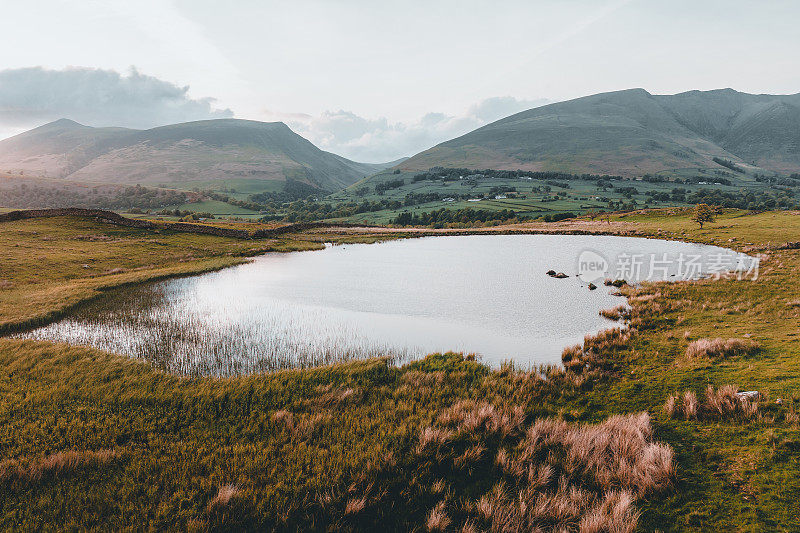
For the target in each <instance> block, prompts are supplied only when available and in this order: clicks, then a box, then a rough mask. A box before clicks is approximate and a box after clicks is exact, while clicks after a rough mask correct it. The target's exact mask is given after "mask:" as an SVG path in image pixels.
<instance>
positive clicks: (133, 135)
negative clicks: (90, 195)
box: [0, 119, 388, 191]
mask: <svg viewBox="0 0 800 533" xmlns="http://www.w3.org/2000/svg"><path fill="white" fill-rule="evenodd" d="M386 166H388V165H374V164H368V163H357V162H355V161H350V160H349V159H346V158H344V157H341V156H338V155H335V154H332V153H329V152H325V151H323V150H320V149H319V148H317V147H316V146H314V145H313V144H312V143H311V142H309V141H307V140H306V139H304V138H303V137H301V136H299V135H297V134H296V133H294V132H293V131H292V130H291V129H289V127H288V126H286V124H284V123H282V122H258V121H252V120H239V119H219V120H204V121H197V122H187V123H182V124H173V125H169V126H162V127H158V128H152V129H149V130H134V129H127V128H94V127H90V126H84V125H82V124H78V123H77V122H74V121H72V120H68V119H61V120H57V121H55V122H51V123H49V124H45V125H44V126H40V127H38V128H35V129H33V130H30V131H28V132H25V133H22V134H20V135H17V136H15V137H11V138H9V139H5V140H3V141H0V171H6V172H12V173H15V174H18V173H19V172H20V171H22V172H23V173H24V174H26V175H31V176H47V177H51V178H68V179H69V180H70V181H75V182H86V183H121V184H134V183H141V184H160V183H166V184H171V185H179V184H181V183H182V182H209V181H220V180H226V179H231V178H238V179H253V180H265V181H269V180H275V181H286V180H297V181H301V182H304V183H308V184H310V185H313V186H315V187H318V188H320V189H323V190H327V191H334V190H338V189H341V188H343V187H346V186H348V185H350V184H352V183H354V182H355V181H357V180H359V179H361V178H363V177H364V176H367V175H369V174H372V173H374V172H377V171H379V170H381V169H383V168H386Z"/></svg>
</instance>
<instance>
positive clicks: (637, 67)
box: [0, 0, 800, 162]
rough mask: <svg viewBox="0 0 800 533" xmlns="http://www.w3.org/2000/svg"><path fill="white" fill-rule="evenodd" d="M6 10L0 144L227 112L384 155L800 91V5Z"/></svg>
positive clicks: (341, 150) (629, 1) (70, 2)
mask: <svg viewBox="0 0 800 533" xmlns="http://www.w3.org/2000/svg"><path fill="white" fill-rule="evenodd" d="M465 4H467V5H465ZM5 12H6V14H7V16H8V20H15V21H16V23H15V24H14V25H11V27H9V28H8V29H7V31H6V37H7V39H8V40H9V42H25V43H26V46H22V47H20V46H15V47H13V48H12V47H5V48H4V49H3V50H0V138H6V137H9V136H11V135H14V134H17V133H20V132H22V131H25V130H28V129H31V128H33V127H36V126H38V125H41V124H44V123H47V122H50V121H52V120H55V119H58V118H62V117H65V118H70V119H73V120H76V121H77V122H80V123H82V124H87V125H90V126H112V125H113V126H124V127H136V128H149V127H154V126H159V125H165V124H169V123H175V122H185V121H190V120H202V119H207V118H225V117H235V118H242V119H252V120H262V121H283V122H285V123H286V124H287V125H289V126H290V127H291V128H292V129H293V130H294V131H296V132H297V133H299V134H300V135H302V136H304V137H306V138H307V139H309V140H310V141H311V142H313V143H314V144H316V145H317V146H319V147H320V148H322V149H324V150H328V151H331V152H333V153H336V154H339V155H342V156H344V157H348V158H350V159H354V160H357V161H364V162H381V161H389V160H394V159H397V158H399V157H403V156H409V155H413V154H414V153H416V152H418V151H420V150H423V149H425V148H428V147H430V146H433V145H435V144H438V143H439V142H442V141H444V140H447V139H450V138H453V137H456V136H459V135H462V134H464V133H467V132H468V131H471V130H473V129H475V128H477V127H480V126H482V125H484V124H486V123H489V122H492V121H494V120H497V119H499V118H502V117H504V116H507V115H510V114H513V113H515V112H518V111H522V110H525V109H529V108H531V107H535V106H538V105H542V104H544V103H550V102H557V101H562V100H568V99H571V98H576V97H580V96H586V95H590V94H595V93H600V92H606V91H612V90H622V89H629V88H635V87H642V88H645V89H646V90H648V91H649V92H651V93H653V94H675V93H680V92H684V91H689V90H711V89H720V88H727V87H730V88H733V89H735V90H738V91H742V92H748V93H769V94H794V93H797V92H800V73H798V72H797V70H796V69H795V68H793V66H794V62H795V58H796V57H797V56H798V54H800V42H799V41H800V40H798V39H797V38H796V36H795V32H796V29H795V28H794V21H795V20H797V16H798V15H800V5H798V4H796V3H794V2H790V1H776V2H770V3H769V4H763V3H761V4H757V5H756V4H753V3H750V2H744V1H734V2H721V1H716V0H713V1H706V2H701V3H697V2H688V1H683V0H681V1H677V2H670V3H668V4H664V3H658V2H652V1H647V0H612V1H604V2H589V1H587V0H570V1H568V2H555V1H534V2H521V1H520V2H516V1H515V2H510V3H506V4H504V5H503V6H500V7H498V6H497V5H496V4H492V3H488V2H478V1H469V2H453V1H441V2H436V3H433V4H431V3H424V2H416V1H412V2H405V3H403V4H402V5H395V6H386V5H381V4H373V3H367V2H361V1H356V0H351V1H344V2H337V3H335V4H334V3H326V2H321V1H303V2H293V3H287V2H256V1H251V0H243V1H241V2H237V3H236V5H235V8H233V9H232V8H230V7H220V6H219V5H218V4H216V3H214V2H211V1H208V0H202V1H189V0H173V1H159V0H145V1H143V2H139V3H136V4H135V5H134V4H130V3H127V2H124V1H121V0H117V1H110V2H100V1H89V2H78V1H76V0H42V1H40V2H36V3H29V4H25V5H22V4H19V5H12V6H6V7H5ZM43 14H44V15H43ZM31 28H36V29H37V38H36V39H35V40H34V41H31V39H30V38H29V33H30V29H31ZM99 43H102V46H99V45H98V44H99Z"/></svg>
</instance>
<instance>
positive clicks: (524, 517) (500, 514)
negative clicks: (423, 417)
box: [417, 401, 675, 531]
mask: <svg viewBox="0 0 800 533" xmlns="http://www.w3.org/2000/svg"><path fill="white" fill-rule="evenodd" d="M443 436H445V437H444V438H443ZM419 442H420V445H419V446H418V447H417V453H418V454H421V455H423V456H424V457H427V458H428V459H429V460H430V461H432V463H433V464H436V465H439V466H438V468H441V467H442V466H444V465H452V467H453V468H454V469H455V470H463V469H464V468H465V466H466V465H472V467H473V468H481V466H480V464H481V461H482V460H488V459H483V458H484V456H485V455H486V452H487V450H486V448H485V447H484V445H483V443H487V442H493V443H496V445H497V446H498V448H497V452H496V453H495V454H494V460H493V461H492V462H491V464H493V465H494V467H496V468H499V469H500V471H501V472H502V476H501V481H500V482H499V483H497V484H496V485H494V487H493V488H492V489H491V490H490V491H489V492H487V493H485V494H483V495H482V496H481V497H479V498H478V499H477V500H475V501H472V502H469V501H467V502H460V503H459V502H452V501H448V500H441V501H439V502H438V503H437V504H436V505H435V506H434V507H433V508H432V509H431V511H430V513H429V515H428V519H427V522H426V526H427V528H428V530H429V531H440V530H442V529H443V528H445V527H447V526H449V525H450V524H451V518H450V517H451V516H458V517H459V519H460V520H463V524H462V527H461V529H462V530H467V531H471V530H490V531H536V530H542V531H544V530H553V531H561V530H564V531H574V530H575V527H576V526H577V527H578V529H580V531H633V530H635V528H636V525H637V522H638V517H639V514H638V512H637V511H636V509H635V506H634V504H635V502H636V500H637V499H639V498H641V497H644V496H645V495H646V494H649V493H652V492H658V491H661V490H664V489H666V488H667V487H669V486H670V485H671V483H672V479H673V476H674V471H675V470H674V469H675V466H674V459H673V451H672V449H671V448H670V447H669V446H667V445H665V444H661V443H658V442H655V441H653V434H652V427H651V425H650V417H649V416H648V415H647V413H639V414H637V415H630V416H612V417H610V418H608V419H607V420H605V421H604V422H602V423H600V424H570V423H568V422H565V421H563V420H556V419H551V418H540V419H536V420H534V421H530V422H527V421H526V417H525V415H524V410H522V409H520V408H518V407H517V406H514V407H510V408H498V407H496V406H494V405H491V404H488V403H485V402H470V401H459V402H457V403H456V404H454V405H453V406H451V407H450V408H448V409H445V410H444V411H443V412H442V413H441V414H440V415H439V417H437V420H436V422H435V424H434V425H433V426H430V427H427V428H425V429H423V431H422V432H421V434H420V438H419ZM432 443H435V444H436V446H435V448H434V447H433V446H432ZM476 443H477V444H476ZM431 468H437V467H435V466H432V467H431ZM469 472H470V470H467V471H466V472H465V474H464V475H466V476H469V475H470V473H469ZM442 524H444V526H443V525H442Z"/></svg>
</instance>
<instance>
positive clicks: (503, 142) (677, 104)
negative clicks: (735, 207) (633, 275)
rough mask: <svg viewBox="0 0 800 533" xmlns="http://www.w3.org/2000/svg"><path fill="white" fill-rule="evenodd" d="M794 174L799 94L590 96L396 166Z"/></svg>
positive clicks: (512, 119)
mask: <svg viewBox="0 0 800 533" xmlns="http://www.w3.org/2000/svg"><path fill="white" fill-rule="evenodd" d="M714 157H717V158H724V159H729V160H732V161H734V162H736V163H737V164H741V165H743V166H746V167H757V168H759V169H763V170H769V171H775V172H779V173H792V172H800V94H794V95H763V94H762V95H755V94H747V93H741V92H738V91H734V90H733V89H720V90H714V91H690V92H685V93H680V94H675V95H653V94H650V93H649V92H647V91H645V90H644V89H629V90H624V91H615V92H609V93H602V94H596V95H593V96H586V97H583V98H577V99H575V100H569V101H566V102H559V103H555V104H549V105H546V106H542V107H537V108H534V109H530V110H528V111H523V112H521V113H517V114H515V115H512V116H509V117H506V118H504V119H501V120H498V121H496V122H493V123H491V124H488V125H486V126H483V127H481V128H479V129H476V130H474V131H472V132H470V133H467V134H466V135H462V136H461V137H458V138H456V139H452V140H450V141H446V142H443V143H441V144H439V145H437V146H435V147H433V148H430V149H428V150H425V151H423V152H421V153H419V154H417V155H415V156H413V157H411V158H410V159H408V160H406V161H404V162H403V163H401V164H400V165H399V167H400V168H402V169H408V170H427V169H429V168H431V167H435V166H444V167H466V168H475V169H481V168H493V169H523V170H556V171H563V172H572V173H584V172H589V173H600V174H620V175H626V176H637V175H638V176H640V175H642V174H646V173H657V172H664V171H675V170H679V169H686V168H693V167H695V168H696V167H700V168H704V167H706V168H708V167H710V168H714V167H715V166H716V165H715V163H714V162H713V158H714Z"/></svg>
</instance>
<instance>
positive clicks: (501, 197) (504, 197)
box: [494, 194, 508, 200]
mask: <svg viewBox="0 0 800 533" xmlns="http://www.w3.org/2000/svg"><path fill="white" fill-rule="evenodd" d="M506 198H508V196H506V195H505V194H498V195H496V196H495V197H494V199H495V200H505V199H506Z"/></svg>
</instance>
